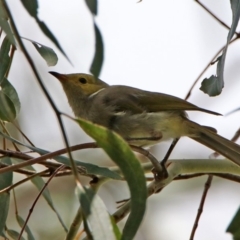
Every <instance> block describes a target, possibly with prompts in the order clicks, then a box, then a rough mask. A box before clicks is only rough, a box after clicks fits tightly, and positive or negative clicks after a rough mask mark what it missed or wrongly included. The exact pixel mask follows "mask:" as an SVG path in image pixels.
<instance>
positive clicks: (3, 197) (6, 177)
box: [0, 157, 13, 234]
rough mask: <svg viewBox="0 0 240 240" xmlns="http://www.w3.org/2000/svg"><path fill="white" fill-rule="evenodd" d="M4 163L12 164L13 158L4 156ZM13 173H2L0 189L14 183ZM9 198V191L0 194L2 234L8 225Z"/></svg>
mask: <svg viewBox="0 0 240 240" xmlns="http://www.w3.org/2000/svg"><path fill="white" fill-rule="evenodd" d="M1 162H2V163H6V164H8V165H11V160H10V158H8V157H4V158H2V159H1ZM12 179H13V173H12V172H7V173H2V174H0V190H2V189H4V188H6V187H9V186H10V185H12ZM9 200H10V194H9V193H8V192H4V193H1V194H0V209H1V214H0V234H2V233H3V230H4V227H5V225H6V220H7V215H8V210H9Z"/></svg>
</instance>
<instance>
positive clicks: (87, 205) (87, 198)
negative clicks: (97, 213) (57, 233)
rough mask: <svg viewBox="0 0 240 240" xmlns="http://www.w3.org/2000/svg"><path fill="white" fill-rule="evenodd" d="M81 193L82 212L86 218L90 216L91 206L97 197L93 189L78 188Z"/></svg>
mask: <svg viewBox="0 0 240 240" xmlns="http://www.w3.org/2000/svg"><path fill="white" fill-rule="evenodd" d="M77 191H79V193H78V196H79V201H80V204H81V207H82V212H83V214H84V215H85V217H87V216H89V215H90V213H91V204H92V201H93V198H94V196H95V192H94V191H93V190H92V189H91V188H86V187H83V189H80V188H77Z"/></svg>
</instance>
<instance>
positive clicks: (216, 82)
mask: <svg viewBox="0 0 240 240" xmlns="http://www.w3.org/2000/svg"><path fill="white" fill-rule="evenodd" d="M230 2H231V8H232V25H231V28H230V30H229V33H228V36H227V43H226V47H225V48H224V49H223V52H222V55H221V56H220V57H218V59H217V62H218V63H217V74H216V76H211V77H210V78H205V79H204V80H203V81H202V86H201V88H200V90H202V91H203V92H204V93H207V94H208V95H209V96H211V97H212V96H217V95H219V94H220V93H221V92H222V89H223V87H224V65H225V59H226V55H227V49H228V45H229V43H230V41H231V39H232V37H233V36H234V34H235V31H236V28H237V25H238V22H239V17H240V0H231V1H230Z"/></svg>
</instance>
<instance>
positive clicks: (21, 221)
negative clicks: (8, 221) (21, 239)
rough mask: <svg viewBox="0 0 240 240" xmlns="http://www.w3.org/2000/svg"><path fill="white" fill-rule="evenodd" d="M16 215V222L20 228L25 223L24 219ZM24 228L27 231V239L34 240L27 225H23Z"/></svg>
mask: <svg viewBox="0 0 240 240" xmlns="http://www.w3.org/2000/svg"><path fill="white" fill-rule="evenodd" d="M16 217H17V222H18V224H19V226H20V227H21V228H22V227H23V226H24V224H25V221H24V220H23V219H22V217H21V216H19V215H18V214H17V215H16ZM24 230H25V232H26V233H27V237H28V240H35V238H34V236H33V234H32V232H31V230H30V228H29V227H28V225H26V226H25V229H24Z"/></svg>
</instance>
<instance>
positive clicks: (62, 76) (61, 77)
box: [49, 72, 67, 81]
mask: <svg viewBox="0 0 240 240" xmlns="http://www.w3.org/2000/svg"><path fill="white" fill-rule="evenodd" d="M49 73H50V74H52V75H53V76H54V77H55V78H57V79H58V80H59V81H65V80H67V76H66V75H65V74H61V73H57V72H49Z"/></svg>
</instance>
